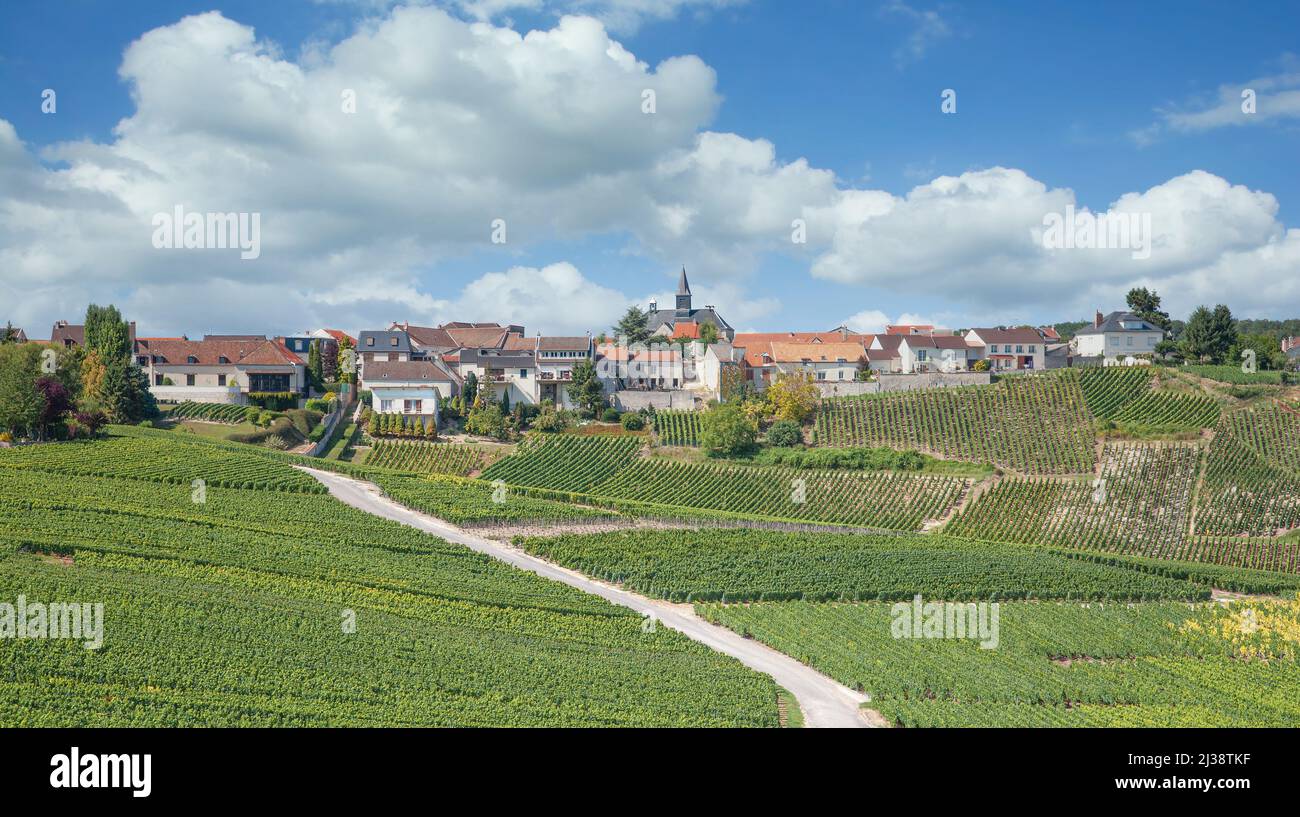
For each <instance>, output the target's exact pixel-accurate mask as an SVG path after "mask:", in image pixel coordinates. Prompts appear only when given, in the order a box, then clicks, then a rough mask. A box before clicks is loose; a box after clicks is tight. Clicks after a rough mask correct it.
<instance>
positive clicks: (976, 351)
mask: <svg viewBox="0 0 1300 817" xmlns="http://www.w3.org/2000/svg"><path fill="white" fill-rule="evenodd" d="M966 345H967V346H969V347H971V353H972V359H974V360H981V359H987V360H988V361H989V364H990V365H991V366H992V368H993V370H994V371H998V372H1007V371H1012V372H1014V371H1040V372H1041V371H1042V370H1044V369H1046V368H1047V343H1046V342H1045V341H1044V340H1043V336H1042V335H1040V334H1039V333H1038V330H1037V329H1031V328H1029V327H1021V328H1018V329H971V330H969V331H967V332H966Z"/></svg>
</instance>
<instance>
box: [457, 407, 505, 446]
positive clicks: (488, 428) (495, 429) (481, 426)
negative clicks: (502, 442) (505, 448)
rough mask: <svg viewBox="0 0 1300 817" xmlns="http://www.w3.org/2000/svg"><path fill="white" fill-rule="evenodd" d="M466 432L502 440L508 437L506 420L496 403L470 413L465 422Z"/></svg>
mask: <svg viewBox="0 0 1300 817" xmlns="http://www.w3.org/2000/svg"><path fill="white" fill-rule="evenodd" d="M465 430H466V431H468V432H469V433H470V434H479V435H481V436H484V437H494V438H496V439H502V438H504V437H505V435H506V418H505V415H504V414H502V413H501V407H500V406H498V405H496V404H495V403H493V404H490V405H484V406H482V407H480V408H476V409H473V410H471V411H470V413H469V417H468V418H467V419H466V420H465Z"/></svg>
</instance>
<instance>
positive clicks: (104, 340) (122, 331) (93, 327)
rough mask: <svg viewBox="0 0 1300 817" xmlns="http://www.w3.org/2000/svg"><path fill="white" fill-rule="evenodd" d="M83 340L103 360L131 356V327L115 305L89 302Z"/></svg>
mask: <svg viewBox="0 0 1300 817" xmlns="http://www.w3.org/2000/svg"><path fill="white" fill-rule="evenodd" d="M85 341H86V347H87V348H88V349H93V350H94V351H96V352H98V353H99V357H100V359H101V360H104V361H105V362H107V361H109V360H113V359H116V358H119V357H125V358H129V357H131V327H130V326H129V325H128V324H127V322H126V321H124V320H122V313H121V312H118V311H117V307H115V306H112V305H110V306H97V305H96V304H91V305H90V306H88V307H87V308H86V324H85Z"/></svg>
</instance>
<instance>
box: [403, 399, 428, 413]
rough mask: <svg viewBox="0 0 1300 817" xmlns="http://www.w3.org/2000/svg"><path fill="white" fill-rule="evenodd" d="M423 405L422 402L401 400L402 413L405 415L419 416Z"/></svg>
mask: <svg viewBox="0 0 1300 817" xmlns="http://www.w3.org/2000/svg"><path fill="white" fill-rule="evenodd" d="M423 403H424V401H423V400H403V401H402V411H403V412H405V413H407V414H420V413H421V409H422V408H423Z"/></svg>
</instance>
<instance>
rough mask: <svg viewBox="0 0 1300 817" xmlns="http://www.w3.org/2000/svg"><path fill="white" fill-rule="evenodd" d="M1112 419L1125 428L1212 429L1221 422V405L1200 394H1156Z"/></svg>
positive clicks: (1118, 413)
mask: <svg viewBox="0 0 1300 817" xmlns="http://www.w3.org/2000/svg"><path fill="white" fill-rule="evenodd" d="M1111 419H1113V420H1114V421H1115V422H1116V423H1119V424H1120V425H1126V426H1145V427H1152V428H1169V429H1197V428H1213V427H1214V424H1215V423H1217V422H1218V421H1219V404H1218V403H1216V402H1214V400H1212V399H1211V398H1209V397H1207V396H1205V395H1200V394H1177V393H1174V392H1162V391H1153V392H1148V393H1146V394H1144V395H1142V396H1141V397H1138V398H1137V399H1136V400H1133V401H1131V402H1129V403H1127V404H1125V405H1124V407H1123V408H1121V409H1120V410H1119V411H1118V412H1116V413H1115V414H1114V416H1113V417H1112V418H1111Z"/></svg>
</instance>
